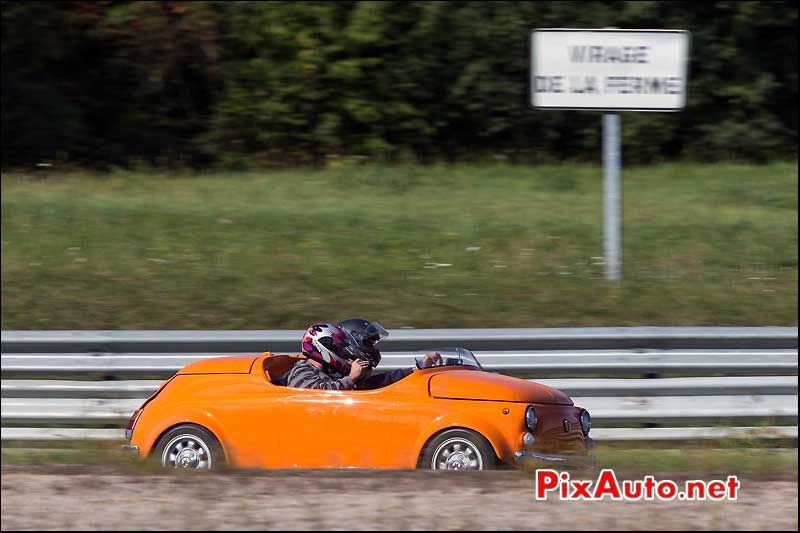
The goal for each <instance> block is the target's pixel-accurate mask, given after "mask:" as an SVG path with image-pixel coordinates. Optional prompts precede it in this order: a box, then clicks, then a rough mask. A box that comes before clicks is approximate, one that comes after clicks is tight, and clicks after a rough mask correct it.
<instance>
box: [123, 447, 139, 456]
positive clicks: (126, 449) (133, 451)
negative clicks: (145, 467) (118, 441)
mask: <svg viewBox="0 0 800 533" xmlns="http://www.w3.org/2000/svg"><path fill="white" fill-rule="evenodd" d="M120 449H121V450H122V451H123V452H126V453H129V454H131V455H133V456H138V455H139V447H138V446H134V445H132V444H123V445H122V446H120Z"/></svg>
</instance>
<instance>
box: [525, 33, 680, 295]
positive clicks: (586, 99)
mask: <svg viewBox="0 0 800 533" xmlns="http://www.w3.org/2000/svg"><path fill="white" fill-rule="evenodd" d="M530 43H531V79H530V104H531V107H533V108H534V109H573V110H595V111H607V112H610V113H606V114H605V115H603V191H604V192H603V223H604V224H603V255H604V259H605V261H604V262H605V277H606V279H607V280H609V281H619V280H620V279H621V278H622V217H621V214H622V205H621V204H622V188H621V186H620V168H621V163H620V118H619V114H618V113H616V112H619V111H640V112H648V111H662V112H663V111H680V110H681V109H683V108H684V107H685V106H686V82H687V68H688V61H689V44H690V34H689V32H687V31H683V30H623V29H617V28H604V29H575V28H544V29H538V30H533V31H532V32H531V41H530Z"/></svg>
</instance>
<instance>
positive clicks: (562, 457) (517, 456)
mask: <svg viewBox="0 0 800 533" xmlns="http://www.w3.org/2000/svg"><path fill="white" fill-rule="evenodd" d="M592 448H594V440H592V439H590V438H588V437H587V438H586V449H587V450H591V449H592ZM528 461H537V462H545V463H560V464H568V463H572V464H575V463H577V464H591V463H593V462H594V457H592V456H590V455H582V454H573V453H569V454H556V453H541V452H531V451H527V450H519V451H517V452H515V453H514V462H515V463H517V464H521V463H526V462H528Z"/></svg>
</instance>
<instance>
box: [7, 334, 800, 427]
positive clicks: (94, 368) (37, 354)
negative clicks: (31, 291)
mask: <svg viewBox="0 0 800 533" xmlns="http://www.w3.org/2000/svg"><path fill="white" fill-rule="evenodd" d="M302 333H303V332H302V331H296V332H295V331H247V332H204V331H165V332H155V331H119V332H117V331H112V332H97V331H77V332H74V331H72V332H71V331H64V332H52V331H50V332H20V331H8V332H6V331H4V332H2V374H3V380H2V424H3V428H2V439H4V440H5V439H20V440H28V439H48V440H50V439H53V440H58V439H74V438H92V439H111V438H119V437H120V436H121V435H122V433H121V430H118V429H99V428H92V427H86V426H108V425H117V424H118V425H120V426H121V425H122V424H124V422H125V421H126V420H127V418H128V416H129V415H130V413H131V412H133V410H134V409H136V408H137V407H138V406H139V405H140V404H141V402H142V401H143V400H144V399H145V398H146V397H147V396H149V394H151V393H152V392H153V391H155V389H156V388H157V387H158V385H159V384H160V383H161V380H160V379H132V378H137V377H139V378H141V377H148V378H155V377H157V378H166V377H168V376H169V375H171V374H173V373H174V372H175V371H176V370H178V369H179V368H181V367H183V366H184V365H186V364H188V363H190V362H192V361H195V360H198V359H202V358H210V357H220V356H228V355H241V354H253V353H260V352H262V351H273V352H278V353H280V352H289V353H294V352H296V351H297V344H298V341H297V339H298V338H300V337H301V335H302ZM444 346H464V347H467V348H470V349H472V350H473V351H475V352H476V355H477V356H478V358H479V360H480V361H481V362H482V363H483V365H484V367H485V368H486V369H487V370H490V371H499V372H503V373H508V374H516V375H522V376H524V377H528V378H530V377H532V376H542V377H537V378H536V381H537V382H540V383H544V384H546V385H550V386H553V387H555V388H558V389H561V390H563V391H564V392H566V393H567V394H569V395H570V396H571V397H572V398H573V400H574V401H575V403H576V405H581V406H583V407H586V408H587V409H589V411H590V412H591V413H592V415H593V421H594V422H595V424H596V428H595V429H593V435H594V436H595V437H596V438H597V439H601V440H602V439H605V440H650V439H656V440H670V439H678V438H686V439H700V438H721V437H724V438H727V437H733V438H738V437H747V438H752V437H754V436H758V438H790V439H796V438H797V427H796V423H797V362H798V357H797V328H586V329H497V330H393V331H392V332H391V335H390V337H389V338H388V339H387V340H386V342H384V343H382V345H381V347H382V348H383V349H384V351H385V352H384V358H383V362H382V363H381V367H382V368H385V369H387V370H390V369H393V368H400V367H405V366H410V365H412V364H413V356H414V354H413V353H412V352H413V351H416V350H421V349H426V348H427V349H429V348H434V347H444ZM673 373H679V374H694V376H692V377H658V376H661V375H664V374H673ZM698 374H699V375H703V374H705V375H707V376H705V377H698V376H697V375H698ZM718 374H725V375H724V376H719V375H718ZM754 374H755V375H754ZM760 374H771V375H760ZM776 374H777V375H776ZM54 375H58V376H62V375H63V376H71V379H65V380H53V379H30V378H31V377H34V376H42V377H49V376H54ZM554 375H568V376H581V375H592V376H602V378H598V377H593V378H583V379H575V378H570V379H548V378H547V377H546V376H554ZM606 376H611V377H606ZM619 376H637V378H628V379H619ZM639 376H647V377H648V378H649V379H639V378H638V377H639ZM76 377H82V378H93V379H95V380H94V381H87V380H81V381H77V380H75V378H76ZM98 378H102V379H103V380H100V381H98V380H97V379H98ZM119 378H123V379H119ZM653 378H656V379H653ZM732 422H733V423H740V424H741V423H742V422H756V423H758V424H764V423H767V424H770V423H772V424H774V423H775V422H779V423H788V424H792V423H793V424H795V425H794V426H767V427H755V428H750V429H748V428H721V427H717V428H714V427H675V428H671V427H645V428H635V427H625V428H619V427H617V428H615V427H603V426H604V425H605V426H613V425H615V424H616V425H648V426H655V425H665V424H678V425H683V426H685V425H697V424H708V423H712V424H719V423H724V424H730V423H732ZM48 424H49V425H56V424H57V425H60V426H63V425H79V426H84V427H75V428H63V427H62V428H44V427H36V426H44V425H48ZM7 425H26V426H33V427H6V426H7ZM597 426H600V427H597Z"/></svg>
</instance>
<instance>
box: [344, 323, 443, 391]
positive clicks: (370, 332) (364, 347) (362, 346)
mask: <svg viewBox="0 0 800 533" xmlns="http://www.w3.org/2000/svg"><path fill="white" fill-rule="evenodd" d="M339 326H340V327H341V328H342V329H343V330H345V331H346V332H348V333H349V334H350V335H351V336H352V339H351V341H352V340H355V342H356V343H357V344H356V347H357V348H358V350H360V351H361V352H362V354H363V355H360V357H365V358H366V359H367V360H368V361H369V370H368V372H367V373H366V375H365V376H364V377H362V378H361V380H360V381H359V382H358V388H359V389H361V390H369V389H379V388H381V387H386V386H387V385H391V384H392V383H395V382H397V381H400V380H401V379H403V378H404V377H406V376H409V375H411V373H412V372H413V371H414V369H413V368H398V369H396V370H390V371H389V372H384V373H382V374H376V375H374V376H373V375H372V369H373V368H375V367H376V366H378V363H380V362H381V352H380V350H379V349H378V343H379V342H380V341H381V339H383V338H385V337H386V336H388V335H389V332H388V331H386V329H385V328H384V327H383V326H381V325H380V324H378V323H377V322H370V321H369V320H364V319H363V318H350V319H348V320H345V321H343V322H342V323H341V324H339ZM440 364H442V356H441V355H440V354H439V353H438V352H428V353H426V354H425V358H424V359H423V361H422V366H423V368H427V367H430V366H435V365H440Z"/></svg>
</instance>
